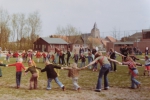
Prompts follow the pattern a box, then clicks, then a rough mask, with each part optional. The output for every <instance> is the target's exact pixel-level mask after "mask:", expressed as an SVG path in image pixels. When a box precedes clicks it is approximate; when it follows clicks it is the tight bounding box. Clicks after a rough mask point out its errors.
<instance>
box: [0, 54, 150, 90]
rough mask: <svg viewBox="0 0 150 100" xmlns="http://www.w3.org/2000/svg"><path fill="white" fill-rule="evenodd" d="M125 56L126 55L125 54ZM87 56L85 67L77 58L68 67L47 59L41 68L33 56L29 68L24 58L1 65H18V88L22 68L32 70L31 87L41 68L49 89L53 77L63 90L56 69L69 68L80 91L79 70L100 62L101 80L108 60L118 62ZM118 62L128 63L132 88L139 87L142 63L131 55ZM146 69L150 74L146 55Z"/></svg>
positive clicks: (102, 57) (149, 61) (149, 64)
mask: <svg viewBox="0 0 150 100" xmlns="http://www.w3.org/2000/svg"><path fill="white" fill-rule="evenodd" d="M75 55H76V53H75V54H74V56H75ZM95 56H97V53H95ZM121 56H123V55H121ZM82 57H85V56H84V55H83V54H82V53H81V59H82ZM123 57H125V56H123ZM75 58H76V57H75ZM85 58H86V57H85ZM85 58H84V59H82V60H85ZM87 58H88V63H89V64H88V65H87V66H86V65H85V63H81V64H83V66H84V67H82V66H80V67H78V65H77V61H76V60H75V61H74V63H72V64H70V65H69V64H68V66H67V67H60V66H61V64H60V65H56V64H53V63H55V62H53V63H52V62H50V61H49V60H48V59H46V60H45V64H46V66H45V68H44V69H41V68H39V67H37V66H36V64H35V62H34V61H33V60H32V58H31V57H30V58H29V60H28V68H26V67H24V65H23V64H22V62H23V59H22V58H19V59H18V60H17V62H16V63H14V64H9V65H6V64H3V63H2V62H1V63H0V66H16V88H20V81H21V75H22V70H25V74H27V72H28V71H30V72H31V74H32V76H31V78H30V87H29V89H37V84H38V80H37V78H38V76H39V71H38V70H40V71H41V72H45V71H46V73H47V78H48V80H47V90H50V89H51V81H52V80H53V79H54V80H55V82H56V83H57V84H58V85H59V86H60V87H61V88H62V90H65V86H64V85H63V84H62V83H61V82H60V81H59V79H58V73H57V72H56V70H55V68H56V69H64V70H68V77H72V82H73V85H74V87H75V90H78V91H80V89H81V88H80V86H79V85H78V77H79V71H80V70H83V69H85V68H87V67H88V68H91V65H93V64H95V63H97V62H99V63H100V65H101V66H102V67H101V69H100V73H99V79H100V80H101V78H102V76H103V75H104V76H105V73H106V76H107V74H108V73H109V66H110V63H109V62H108V61H112V62H117V61H115V60H114V59H111V58H109V57H104V56H103V55H98V56H97V58H95V59H93V58H92V54H91V53H90V54H88V56H87ZM91 59H92V60H91ZM83 62H84V61H83ZM118 63H119V64H123V65H128V68H129V71H130V73H131V82H132V84H131V88H135V85H136V86H137V88H139V87H140V85H141V83H140V82H138V81H137V80H136V79H135V76H136V75H137V74H138V70H137V68H136V66H137V65H140V64H139V63H136V62H135V61H134V60H133V59H132V58H131V57H129V56H127V57H126V59H125V61H123V62H118ZM104 65H105V66H104ZM103 66H104V67H106V68H107V69H108V70H107V72H105V71H104V70H105V68H104V67H103ZM146 71H148V73H149V75H150V59H149V57H148V56H145V70H144V75H145V74H146ZM0 76H2V75H1V70H0ZM105 78H107V77H105ZM100 80H98V84H97V90H96V92H97V91H98V92H100V90H101V88H98V87H101V86H100V85H99V84H100V83H101V81H100ZM106 80H107V79H106ZM104 82H106V81H104ZM104 85H106V87H105V88H106V89H108V88H109V85H108V82H107V83H104Z"/></svg>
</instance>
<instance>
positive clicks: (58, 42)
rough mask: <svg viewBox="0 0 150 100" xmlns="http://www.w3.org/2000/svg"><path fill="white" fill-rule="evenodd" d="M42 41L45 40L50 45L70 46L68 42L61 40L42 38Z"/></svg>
mask: <svg viewBox="0 0 150 100" xmlns="http://www.w3.org/2000/svg"><path fill="white" fill-rule="evenodd" d="M41 39H43V40H44V41H46V42H47V43H49V44H68V43H67V42H66V41H64V40H63V39H61V38H50V37H41Z"/></svg>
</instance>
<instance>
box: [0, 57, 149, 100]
mask: <svg viewBox="0 0 150 100" xmlns="http://www.w3.org/2000/svg"><path fill="white" fill-rule="evenodd" d="M138 57H139V58H143V57H142V56H138ZM34 59H35V58H34ZM117 59H118V60H120V61H121V58H120V57H119V56H118V57H117ZM0 60H4V58H0ZM40 61H42V59H41V60H40ZM35 62H36V60H35ZM71 62H72V60H71ZM138 62H141V63H144V61H138ZM4 63H6V61H4ZM10 63H15V58H11V59H10ZM10 63H8V64H10ZM36 64H37V66H38V67H41V68H44V67H45V65H44V63H42V62H40V63H36ZM24 66H27V63H24ZM98 68H99V67H98ZM1 69H2V73H3V77H1V78H0V97H1V96H3V95H9V96H12V97H18V98H24V99H25V98H26V99H29V98H35V97H36V98H41V97H42V96H47V95H49V94H50V95H56V97H60V96H59V94H57V93H60V94H61V93H64V92H63V91H62V90H61V89H60V88H59V86H58V85H57V84H56V83H55V82H54V81H52V90H50V91H47V90H46V86H47V77H46V73H40V77H39V79H38V89H37V90H32V91H31V90H28V88H29V79H30V76H31V74H30V73H28V74H27V75H26V76H24V73H23V74H22V79H21V88H20V89H15V86H16V82H15V73H16V70H15V67H2V66H1ZM138 70H139V76H138V77H137V80H139V81H140V82H141V83H142V87H143V88H142V89H140V90H134V91H135V92H137V93H141V95H144V96H146V97H150V95H149V94H148V93H149V90H148V89H146V88H147V87H149V86H150V81H149V80H150V77H148V76H143V70H144V68H143V67H138ZM98 74H99V73H98V72H93V71H92V70H89V69H85V70H82V71H80V77H79V85H80V86H81V87H82V89H83V90H87V91H92V90H93V89H94V88H95V85H96V83H97V78H98ZM67 75H68V72H67V70H60V76H59V80H60V81H61V82H62V83H63V84H64V85H65V87H66V88H67V91H65V94H66V95H68V96H69V95H70V94H73V93H74V92H75V91H74V90H73V85H72V80H71V79H70V78H68V76H67ZM108 78H109V85H110V87H114V88H120V89H128V87H130V84H131V81H130V75H128V67H127V66H120V65H117V72H110V73H109V75H108ZM114 95H116V94H115V93H114ZM99 96H101V97H106V94H99ZM62 97H63V96H62ZM116 99H117V98H116ZM12 100H13V99H12ZM118 100H121V99H118Z"/></svg>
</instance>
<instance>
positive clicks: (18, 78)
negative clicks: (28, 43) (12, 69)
mask: <svg viewBox="0 0 150 100" xmlns="http://www.w3.org/2000/svg"><path fill="white" fill-rule="evenodd" d="M22 61H23V59H22V58H19V59H18V62H16V63H15V64H9V65H8V66H16V85H17V87H16V88H17V89H18V88H20V82H21V75H22V69H23V70H25V67H24V65H23V64H22Z"/></svg>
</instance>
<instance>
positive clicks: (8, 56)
mask: <svg viewBox="0 0 150 100" xmlns="http://www.w3.org/2000/svg"><path fill="white" fill-rule="evenodd" d="M10 56H11V53H10V51H9V52H8V53H7V54H6V61H7V62H9V61H10V60H9V59H10Z"/></svg>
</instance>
